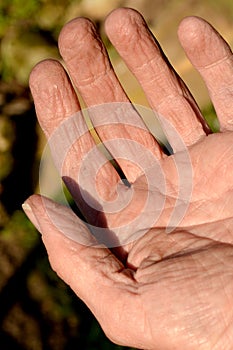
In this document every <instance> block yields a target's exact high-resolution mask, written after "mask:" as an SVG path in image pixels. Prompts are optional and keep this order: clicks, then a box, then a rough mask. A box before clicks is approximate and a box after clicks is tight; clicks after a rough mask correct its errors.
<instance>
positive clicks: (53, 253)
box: [24, 9, 233, 350]
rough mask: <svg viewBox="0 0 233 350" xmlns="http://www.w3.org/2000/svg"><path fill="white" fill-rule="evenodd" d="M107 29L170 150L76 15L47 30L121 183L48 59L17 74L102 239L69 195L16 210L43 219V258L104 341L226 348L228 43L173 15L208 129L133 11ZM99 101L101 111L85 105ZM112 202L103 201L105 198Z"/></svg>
mask: <svg viewBox="0 0 233 350" xmlns="http://www.w3.org/2000/svg"><path fill="white" fill-rule="evenodd" d="M106 32H107V35H108V36H109V38H110V40H111V41H112V43H113V45H114V46H115V47H116V49H117V50H118V52H119V53H120V55H121V56H122V58H123V60H124V61H125V63H126V64H127V65H128V67H129V68H130V70H131V71H132V72H133V74H134V75H135V76H136V78H137V79H138V81H139V82H140V84H141V86H142V87H143V89H144V91H145V93H146V96H147V98H148V101H149V103H150V105H151V107H152V109H153V110H154V111H156V113H157V114H158V115H160V116H163V118H162V119H161V121H162V124H163V126H164V128H165V132H166V134H167V137H168V139H169V142H170V144H171V146H172V148H173V151H174V154H173V155H170V156H168V155H166V154H164V153H163V152H162V150H161V148H160V147H159V145H158V143H157V142H156V141H155V139H154V137H153V136H152V135H151V134H150V132H149V131H148V130H147V129H146V128H145V126H144V124H143V122H142V121H141V118H140V117H139V115H138V113H136V112H135V110H134V109H133V108H132V107H131V106H130V105H129V103H128V102H129V101H128V98H127V96H126V93H125V92H124V90H123V88H122V86H121V85H120V83H119V81H118V79H117V77H116V75H115V73H114V71H113V68H112V66H111V64H110V63H109V59H108V57H107V53H106V50H105V48H104V46H103V44H102V42H101V40H100V38H99V37H98V34H97V32H96V29H95V28H94V26H93V24H92V23H91V22H90V21H89V20H87V19H83V18H79V19H75V20H73V21H72V22H70V23H68V24H67V25H66V26H65V27H64V28H63V30H62V32H61V34H60V38H59V48H60V52H61V55H62V57H63V59H64V62H65V64H66V67H67V69H68V72H69V75H70V77H71V78H72V81H73V83H74V86H75V87H77V89H78V91H79V93H80V95H81V96H82V98H83V100H84V102H85V104H86V105H87V106H88V107H89V110H90V111H91V112H90V114H91V117H92V122H93V124H94V125H95V128H96V130H97V132H98V134H99V136H100V137H101V139H102V140H103V142H104V143H105V144H106V145H108V148H110V152H111V154H112V155H113V157H114V158H116V159H117V162H118V164H119V166H120V167H121V169H122V170H123V172H124V174H125V175H126V177H127V179H128V181H129V183H130V184H131V185H130V187H129V186H126V185H124V184H122V182H121V180H120V177H119V174H118V172H117V171H116V170H115V168H114V167H113V166H112V164H111V163H110V162H106V161H105V160H103V155H102V154H101V153H100V151H99V149H97V148H96V147H95V143H94V141H93V138H92V136H91V134H90V133H89V132H88V131H87V128H86V124H85V122H84V119H83V117H82V116H81V113H80V104H79V101H78V98H77V96H76V93H75V91H74V88H73V87H72V84H71V81H70V79H69V77H68V76H67V74H66V73H65V70H64V68H63V67H62V65H61V64H60V63H59V62H57V61H53V60H47V61H44V62H42V63H40V64H39V65H37V66H36V67H35V68H34V70H33V71H32V74H31V77H30V86H31V90H32V94H33V97H34V101H35V106H36V111H37V116H38V120H39V122H40V125H41V127H42V129H43V130H44V132H45V134H46V136H47V138H48V140H50V141H51V147H52V151H53V154H54V158H55V163H56V164H57V167H58V168H59V170H60V172H61V176H62V177H63V179H64V181H65V182H66V184H67V186H68V187H69V189H70V191H71V193H72V195H73V196H74V198H75V201H76V202H77V203H78V205H79V207H80V208H81V210H82V211H83V213H84V215H85V216H86V218H87V220H88V221H89V222H90V224H91V225H92V227H91V229H93V228H95V227H97V226H98V227H100V229H99V230H97V229H96V230H97V231H95V229H94V233H96V235H99V233H101V232H104V235H101V234H100V235H99V238H100V239H101V242H102V243H101V244H98V242H97V239H96V237H95V238H94V237H93V235H91V231H90V230H89V229H88V226H87V225H86V224H84V223H83V221H81V220H80V219H79V218H78V217H77V216H76V215H75V214H74V213H73V212H72V210H71V209H69V208H67V207H64V206H62V205H60V204H57V203H55V202H53V201H51V200H49V199H47V198H45V197H42V196H39V195H33V196H31V197H30V198H29V199H28V200H27V201H26V204H25V205H24V208H25V211H26V213H27V215H28V216H29V218H30V219H31V220H32V222H33V223H34V224H35V225H36V226H37V228H38V229H39V231H40V232H41V233H42V237H43V241H44V244H45V246H46V248H47V251H48V255H49V259H50V262H51V265H52V267H53V269H54V270H55V271H56V272H57V273H58V275H59V276H60V277H61V278H62V279H64V281H66V283H68V284H69V285H70V286H71V288H72V289H73V290H74V291H75V293H76V294H77V295H78V296H79V297H80V298H81V299H82V300H84V302H85V303H86V304H87V305H88V307H89V308H90V309H91V310H92V312H93V313H94V315H95V316H96V318H97V319H98V321H99V322H100V324H101V326H102V327H103V329H104V331H105V332H106V334H107V336H108V337H109V338H110V339H111V340H112V341H114V342H116V343H118V344H122V345H125V346H132V347H137V348H140V349H211V350H213V349H218V350H219V349H232V346H233V323H232V313H233V311H232V310H233V299H232V295H233V269H232V265H233V246H232V244H233V228H232V227H233V207H232V200H233V161H232V157H233V143H232V138H233V134H232V132H231V131H232V130H233V122H232V121H233V119H232V108H233V100H232V95H233V94H232V88H233V74H232V73H233V64H232V53H231V50H230V48H229V46H228V45H227V44H226V43H225V42H224V40H223V39H222V38H221V36H220V35H219V34H218V33H217V32H216V31H215V30H214V29H213V28H212V27H211V26H210V25H209V24H208V23H206V22H205V21H204V20H202V19H200V18H195V17H189V18H186V19H184V20H183V21H182V22H181V24H180V27H179V30H178V34H179V39H180V42H181V44H182V46H183V48H184V50H185V52H186V54H187V56H188V58H189V59H190V61H191V62H192V64H193V66H194V67H195V68H196V69H197V70H198V71H199V72H200V74H201V75H202V77H203V79H204V81H205V83H206V85H207V88H208V90H209V94H210V97H211V99H212V102H213V104H214V107H215V110H216V112H217V115H218V119H219V123H220V130H221V132H220V133H217V134H211V133H210V130H209V129H208V126H207V125H206V124H205V122H204V119H203V117H202V115H201V113H200V111H199V109H198V107H197V105H196V103H195V101H194V100H193V98H192V96H191V94H190V92H189V91H188V89H187V87H186V86H185V84H184V83H183V82H182V80H181V79H180V78H179V77H178V76H177V74H176V73H175V71H174V70H173V69H172V67H171V66H170V64H169V63H168V61H167V59H166V58H165V56H164V54H163V53H162V51H161V49H160V48H159V45H158V43H157V42H156V41H155V39H154V38H153V37H152V34H151V33H150V31H149V29H148V28H147V26H146V24H145V22H144V20H143V18H142V17H141V16H140V14H138V13H137V12H136V11H134V10H130V9H117V10H115V11H113V12H112V13H111V14H110V15H109V16H108V18H107V20H106ZM114 102H119V103H120V104H119V106H120V112H122V111H125V110H124V108H126V111H127V113H126V114H121V113H120V115H122V120H119V119H117V118H118V114H117V111H116V110H113V111H111V113H110V112H109V114H105V113H106V109H105V107H106V106H107V105H106V104H107V103H112V104H110V105H109V108H110V109H111V106H112V105H113V106H115V104H114ZM103 104H104V105H103ZM99 105H101V106H104V110H103V111H104V112H103V113H96V111H98V108H99V107H98V106H99ZM93 106H97V107H93ZM122 106H123V107H122ZM124 106H127V107H124ZM101 108H102V107H101ZM122 108H123V109H122ZM113 109H114V108H113ZM117 110H118V109H117ZM129 111H131V113H128V112H129ZM73 115H74V116H75V118H71V117H70V116H73ZM108 115H109V116H110V123H109V122H108V120H107V119H106V117H107V116H108ZM114 118H115V119H114ZM165 118H166V119H165ZM106 120H107V121H106ZM166 120H167V121H168V122H166ZM66 122H67V123H66ZM113 123H114V124H113ZM57 130H58V132H57ZM54 135H55V136H54ZM174 135H175V137H174ZM68 138H69V140H68ZM67 140H68V141H67ZM119 140H120V141H121V142H122V143H121V142H119ZM71 141H72V142H71ZM73 141H75V142H73ZM135 141H136V142H135ZM71 143H72V145H71ZM121 145H124V147H123V146H122V149H121ZM68 146H69V147H68ZM126 146H127V148H126ZM134 146H135V148H134ZM68 148H69V149H68ZM64 149H65V153H67V155H66V157H65V159H64V162H63V163H61V157H63V156H62V152H63V150H64ZM91 150H94V153H93V154H92V152H91ZM140 150H144V154H141V153H140V152H139V151H140ZM63 153H64V152H63ZM63 155H64V154H63ZM85 157H87V158H85ZM89 157H90V158H89ZM148 159H149V160H148ZM62 160H63V159H62ZM90 160H91V161H90ZM151 160H152V163H151ZM83 163H84V164H85V166H83ZM101 165H102V167H101ZM99 168H100V169H99ZM77 174H78V177H77ZM87 174H88V175H87ZM158 174H159V175H158ZM160 174H162V175H161V176H160ZM156 177H158V178H159V179H158V181H157V180H156ZM77 178H78V180H77ZM154 178H155V180H154ZM181 180H182V181H181ZM156 181H157V182H156ZM190 186H191V187H190ZM183 189H184V191H183ZM93 191H96V193H97V194H98V195H97V197H96V196H93V193H94V192H93ZM164 191H165V192H164ZM147 199H149V201H147ZM177 199H178V200H177ZM111 203H113V204H114V203H116V207H115V208H114V210H112V211H111V210H110V209H109V208H111V206H110V204H111ZM148 203H149V205H146V204H148ZM151 203H152V204H151ZM121 206H122V208H123V207H124V210H123V209H122V210H121V209H119V208H121ZM93 207H95V208H93ZM179 208H181V212H180V211H179ZM115 209H119V210H115ZM180 213H181V215H180ZM138 218H139V220H138ZM172 220H173V221H172ZM169 230H170V231H171V232H170V233H167V231H169ZM110 235H111V237H110ZM103 242H104V243H105V245H104V244H103ZM118 245H119V247H117V246H118Z"/></svg>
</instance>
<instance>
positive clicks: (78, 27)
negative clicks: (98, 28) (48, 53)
mask: <svg viewBox="0 0 233 350" xmlns="http://www.w3.org/2000/svg"><path fill="white" fill-rule="evenodd" d="M93 31H95V24H94V23H93V22H92V21H91V20H90V19H88V18H85V17H78V18H75V19H73V20H71V21H70V22H68V23H67V24H65V26H64V27H63V28H62V30H61V32H60V34H59V37H58V47H59V50H60V53H61V55H62V56H64V55H65V54H66V51H67V50H72V49H73V47H74V45H75V43H76V42H85V41H86V36H87V34H88V33H90V32H93Z"/></svg>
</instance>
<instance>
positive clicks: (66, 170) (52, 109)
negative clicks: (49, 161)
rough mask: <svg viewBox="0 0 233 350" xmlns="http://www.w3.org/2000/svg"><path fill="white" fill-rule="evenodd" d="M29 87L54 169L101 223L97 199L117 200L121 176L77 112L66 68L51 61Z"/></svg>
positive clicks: (37, 70)
mask: <svg viewBox="0 0 233 350" xmlns="http://www.w3.org/2000/svg"><path fill="white" fill-rule="evenodd" d="M30 87H31V91H32V95H33V98H34V102H35V107H36V112H37V116H38V120H39V122H40V125H41V127H42V129H43V130H44V131H45V133H46V136H47V138H48V143H49V146H50V148H51V151H52V155H53V159H54V162H55V165H56V166H57V168H58V171H59V173H60V175H61V176H62V177H63V179H64V180H65V182H66V184H67V186H68V188H69V190H70V192H71V193H72V195H73V197H74V199H75V201H76V202H77V203H78V205H79V207H80V209H81V210H82V212H83V213H85V217H86V218H87V219H90V220H91V222H92V223H96V222H95V220H97V219H98V220H99V219H100V217H99V215H97V213H96V210H97V207H98V199H102V197H103V198H104V199H105V200H109V199H113V198H114V196H115V188H116V186H117V183H118V182H119V176H118V174H117V172H116V171H115V169H114V167H113V166H112V165H111V164H110V163H109V162H108V161H107V160H106V158H105V157H104V156H103V154H102V153H101V152H100V151H99V149H98V148H97V147H96V144H95V142H94V140H93V138H92V136H91V134H90V132H89V131H88V128H87V125H86V123H85V121H84V118H83V116H82V114H81V113H80V112H78V111H79V110H80V106H79V102H78V99H77V97H76V94H75V92H74V90H73V87H72V86H71V83H70V81H69V79H68V77H67V75H66V73H65V71H64V69H63V67H62V66H61V65H60V64H59V63H58V62H57V61H51V60H48V61H44V62H42V63H40V64H38V65H37V66H36V67H35V68H34V70H33V71H32V73H31V76H30ZM88 155H89V156H88ZM80 181H81V184H80ZM96 188H97V194H96V196H95V198H96V203H95V205H94V204H92V205H91V203H90V202H91V199H90V198H89V197H88V194H89V193H95V192H94V190H93V189H95V191H96ZM85 193H86V195H85V196H84V194H85ZM87 199H88V200H87ZM90 205H91V207H92V208H93V210H94V212H95V215H94V214H93V210H90Z"/></svg>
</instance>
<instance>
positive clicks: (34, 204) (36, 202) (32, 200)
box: [22, 195, 41, 232]
mask: <svg viewBox="0 0 233 350" xmlns="http://www.w3.org/2000/svg"><path fill="white" fill-rule="evenodd" d="M40 205H41V198H40V196H39V195H32V196H30V197H29V198H28V199H27V200H26V201H25V202H24V203H23V204H22V208H23V211H24V212H25V214H26V215H27V217H28V218H29V220H30V221H31V222H32V224H33V225H34V226H35V227H36V229H37V230H38V231H39V232H40V231H41V230H40V223H39V220H38V217H37V214H36V210H35V208H38V207H39V206H40Z"/></svg>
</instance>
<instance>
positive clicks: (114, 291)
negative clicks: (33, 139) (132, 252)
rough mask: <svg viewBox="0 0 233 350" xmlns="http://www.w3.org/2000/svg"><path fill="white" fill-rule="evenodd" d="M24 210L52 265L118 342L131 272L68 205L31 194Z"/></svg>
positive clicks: (132, 281) (129, 303)
mask: <svg viewBox="0 0 233 350" xmlns="http://www.w3.org/2000/svg"><path fill="white" fill-rule="evenodd" d="M23 209H24V211H25V213H26V215H27V216H28V217H29V219H30V220H31V221H32V223H33V224H34V225H35V226H36V227H37V229H38V230H39V231H40V233H41V234H42V239H43V242H44V244H45V247H46V249H47V252H48V256H49V260H50V263H51V266H52V268H53V269H54V270H55V271H56V273H57V274H58V275H59V276H60V277H61V278H62V279H63V280H64V281H65V282H66V283H67V284H68V285H69V286H70V287H71V288H72V289H73V290H74V292H75V293H76V294H77V295H78V296H79V297H80V298H81V299H82V300H83V301H84V302H85V303H86V305H87V306H88V307H89V308H90V309H91V311H92V312H93V314H94V315H95V316H96V318H97V319H98V321H99V322H100V324H101V326H102V327H103V329H104V331H105V332H106V334H107V335H108V336H109V338H111V339H112V340H114V341H117V342H119V339H118V337H119V334H121V331H119V328H121V327H123V324H122V325H119V322H118V321H119V319H121V318H122V310H123V306H122V305H123V304H125V303H127V304H128V307H129V309H131V310H132V309H134V307H133V305H131V304H132V301H133V300H132V301H130V300H131V299H134V298H132V294H131V293H130V292H128V291H129V290H130V288H129V286H130V285H131V286H132V285H133V284H134V279H133V276H132V272H131V271H130V270H128V269H125V268H124V265H123V264H122V263H121V262H120V261H119V260H118V259H117V258H116V257H115V255H113V254H112V253H111V251H110V250H109V249H107V248H105V247H104V246H103V245H97V244H96V242H95V239H94V238H93V236H92V235H91V233H90V232H89V230H88V228H87V226H86V225H85V223H84V222H82V221H81V220H80V219H79V218H78V217H77V216H76V215H75V214H74V212H73V211H72V210H71V209H70V208H68V207H65V206H63V205H61V204H58V203H55V202H53V201H52V200H50V199H48V198H46V197H43V196H40V195H33V196H31V197H30V198H29V199H27V201H26V202H25V203H24V204H23ZM77 237H79V238H78V239H77ZM127 290H128V291H127ZM121 304H122V305H121ZM132 314H134V311H132V313H130V317H132ZM116 322H117V323H118V324H117V327H116ZM114 325H115V326H114ZM116 329H117V334H118V336H116V335H115V333H116ZM121 342H122V341H121V340H120V343H121Z"/></svg>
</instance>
